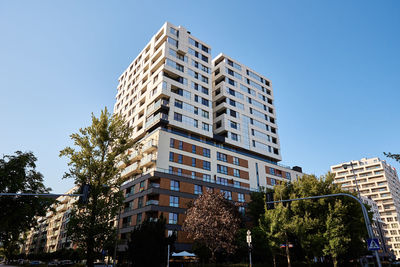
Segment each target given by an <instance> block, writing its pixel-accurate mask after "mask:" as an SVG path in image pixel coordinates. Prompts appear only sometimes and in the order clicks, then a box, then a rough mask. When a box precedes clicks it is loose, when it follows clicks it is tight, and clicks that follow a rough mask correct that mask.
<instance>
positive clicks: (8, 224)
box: [0, 151, 53, 259]
mask: <svg viewBox="0 0 400 267" xmlns="http://www.w3.org/2000/svg"><path fill="white" fill-rule="evenodd" d="M36 160H37V159H36V157H35V156H34V155H33V153H32V152H25V153H24V152H21V151H17V152H15V155H7V156H3V158H1V159H0V177H1V179H0V193H40V194H42V193H48V192H49V191H50V190H51V189H50V188H46V187H45V186H44V184H43V175H42V174H41V173H40V172H38V171H37V170H36V164H35V162H36ZM51 203H53V200H51V199H49V198H43V197H37V196H0V207H1V208H0V218H1V220H0V243H1V244H2V245H3V248H4V254H5V256H6V258H7V259H10V258H12V255H14V254H15V253H18V249H19V244H20V243H21V242H22V239H21V234H23V233H24V232H26V231H27V230H29V229H30V228H32V227H34V226H35V225H36V223H37V221H36V219H35V216H44V215H45V213H46V210H47V208H48V207H49V206H50V205H51Z"/></svg>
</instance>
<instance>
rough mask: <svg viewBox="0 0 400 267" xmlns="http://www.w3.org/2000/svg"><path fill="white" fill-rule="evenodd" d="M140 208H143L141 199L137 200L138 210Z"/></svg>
mask: <svg viewBox="0 0 400 267" xmlns="http://www.w3.org/2000/svg"><path fill="white" fill-rule="evenodd" d="M141 207H143V197H139V198H138V209H140V208H141Z"/></svg>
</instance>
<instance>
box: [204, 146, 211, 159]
mask: <svg viewBox="0 0 400 267" xmlns="http://www.w3.org/2000/svg"><path fill="white" fill-rule="evenodd" d="M203 156H204V157H207V158H209V157H210V149H208V148H203Z"/></svg>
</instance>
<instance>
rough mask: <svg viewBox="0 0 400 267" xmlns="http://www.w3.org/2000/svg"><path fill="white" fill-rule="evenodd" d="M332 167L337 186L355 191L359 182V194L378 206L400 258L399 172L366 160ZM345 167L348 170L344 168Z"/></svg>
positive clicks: (387, 235)
mask: <svg viewBox="0 0 400 267" xmlns="http://www.w3.org/2000/svg"><path fill="white" fill-rule="evenodd" d="M351 163H352V165H353V168H354V174H353V171H352V168H351V167H350V165H349V164H350V162H344V163H341V164H338V165H334V166H331V171H332V172H333V173H335V175H336V177H335V183H338V184H340V185H341V186H342V188H344V189H348V190H353V191H354V190H356V183H355V180H354V177H355V178H356V180H357V183H358V187H359V190H360V194H361V195H362V196H363V197H367V198H369V199H372V200H374V201H375V202H376V204H377V205H378V210H379V213H380V216H381V218H382V221H383V222H384V223H385V224H384V225H383V228H384V232H385V234H386V237H387V238H388V243H389V245H390V246H391V247H392V249H393V251H394V254H395V255H396V258H400V221H399V218H400V216H399V215H400V192H399V190H400V182H399V178H398V176H397V172H396V169H395V168H393V167H392V166H390V165H389V164H388V163H386V161H384V160H381V159H379V158H369V159H367V158H363V159H361V160H357V161H351ZM344 165H348V166H349V167H347V168H344Z"/></svg>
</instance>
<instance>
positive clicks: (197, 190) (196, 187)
mask: <svg viewBox="0 0 400 267" xmlns="http://www.w3.org/2000/svg"><path fill="white" fill-rule="evenodd" d="M194 193H195V194H196V195H201V194H203V187H202V186H201V185H197V184H195V185H194Z"/></svg>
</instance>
